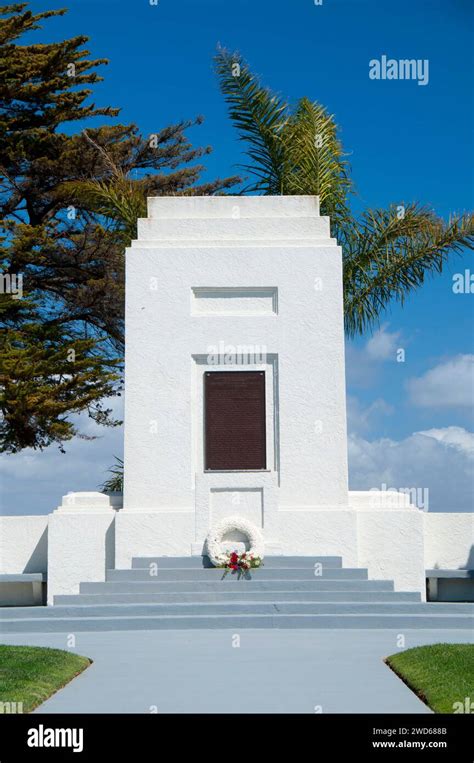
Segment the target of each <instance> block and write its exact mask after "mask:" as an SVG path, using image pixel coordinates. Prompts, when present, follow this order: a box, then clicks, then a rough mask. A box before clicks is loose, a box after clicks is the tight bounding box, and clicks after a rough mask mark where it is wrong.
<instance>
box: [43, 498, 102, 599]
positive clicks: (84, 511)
mask: <svg viewBox="0 0 474 763" xmlns="http://www.w3.org/2000/svg"><path fill="white" fill-rule="evenodd" d="M107 504H109V506H108V508H107ZM74 506H76V510H74ZM115 516H116V512H115V511H114V510H113V509H112V508H111V506H110V502H109V499H108V498H107V496H104V495H103V494H101V493H70V494H68V495H67V496H64V497H63V503H62V505H61V506H60V507H59V508H58V509H57V510H56V511H54V512H53V513H52V514H51V515H50V517H49V533H48V535H49V548H48V604H52V603H53V599H54V596H56V595H58V594H74V593H79V584H80V583H83V582H89V581H90V582H94V581H97V582H101V581H104V580H105V573H106V570H107V569H111V568H113V567H114V566H115V538H114V523H115Z"/></svg>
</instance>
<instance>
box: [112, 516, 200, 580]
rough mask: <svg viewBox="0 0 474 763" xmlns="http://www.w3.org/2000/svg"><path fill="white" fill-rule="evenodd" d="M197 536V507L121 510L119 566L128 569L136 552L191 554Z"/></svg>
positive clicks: (117, 537)
mask: <svg viewBox="0 0 474 763" xmlns="http://www.w3.org/2000/svg"><path fill="white" fill-rule="evenodd" d="M194 536H195V514H194V510H192V511H149V512H141V511H124V510H122V511H119V512H118V513H117V518H116V521H115V554H116V566H117V568H118V569H128V568H129V567H131V566H132V557H134V556H190V555H191V547H192V545H193V544H194ZM199 553H200V551H199Z"/></svg>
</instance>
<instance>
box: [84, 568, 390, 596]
mask: <svg viewBox="0 0 474 763" xmlns="http://www.w3.org/2000/svg"><path fill="white" fill-rule="evenodd" d="M137 572H138V570H137ZM230 578H231V576H230V575H228V576H227V578H225V579H224V581H222V580H221V579H220V578H219V577H217V578H215V579H214V580H202V581H201V580H200V581H196V580H162V579H161V578H160V579H159V580H157V579H156V578H155V580H153V581H151V580H150V579H149V578H147V579H146V580H135V581H131V580H107V581H106V582H104V583H81V584H80V586H79V593H164V592H166V591H170V592H174V593H178V592H180V593H186V592H187V593H200V592H203V591H222V589H223V584H224V583H225V581H227V579H230ZM230 585H231V584H230V583H229V587H230ZM234 585H236V586H237V585H239V586H242V589H241V590H240V589H239V590H240V593H244V591H245V590H246V588H245V587H251V590H252V591H268V592H270V591H272V592H276V591H393V581H392V580H325V579H323V578H315V577H313V578H312V579H310V580H285V579H283V580H273V579H272V580H261V579H259V580H255V579H254V580H252V581H249V580H245V579H242V580H235V581H234ZM232 587H233V586H232Z"/></svg>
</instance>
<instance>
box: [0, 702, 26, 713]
mask: <svg viewBox="0 0 474 763" xmlns="http://www.w3.org/2000/svg"><path fill="white" fill-rule="evenodd" d="M22 712H23V702H0V715H4V714H8V715H16V714H17V713H22Z"/></svg>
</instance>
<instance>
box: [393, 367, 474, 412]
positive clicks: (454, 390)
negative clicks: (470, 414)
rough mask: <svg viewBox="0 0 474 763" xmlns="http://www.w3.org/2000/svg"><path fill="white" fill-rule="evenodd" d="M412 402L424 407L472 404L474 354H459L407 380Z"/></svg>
mask: <svg viewBox="0 0 474 763" xmlns="http://www.w3.org/2000/svg"><path fill="white" fill-rule="evenodd" d="M407 388H408V391H409V394H410V399H411V402H412V403H414V405H418V406H420V407H423V408H431V407H436V408H441V407H443V408H446V407H449V408H453V407H460V408H465V407H469V408H472V406H473V405H474V355H456V356H455V357H454V358H450V359H449V360H446V361H444V362H443V363H439V364H438V365H437V366H435V367H434V368H431V369H430V370H429V371H427V372H426V373H424V374H423V375H422V376H419V377H418V378H413V379H410V380H409V381H408V382H407Z"/></svg>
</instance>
